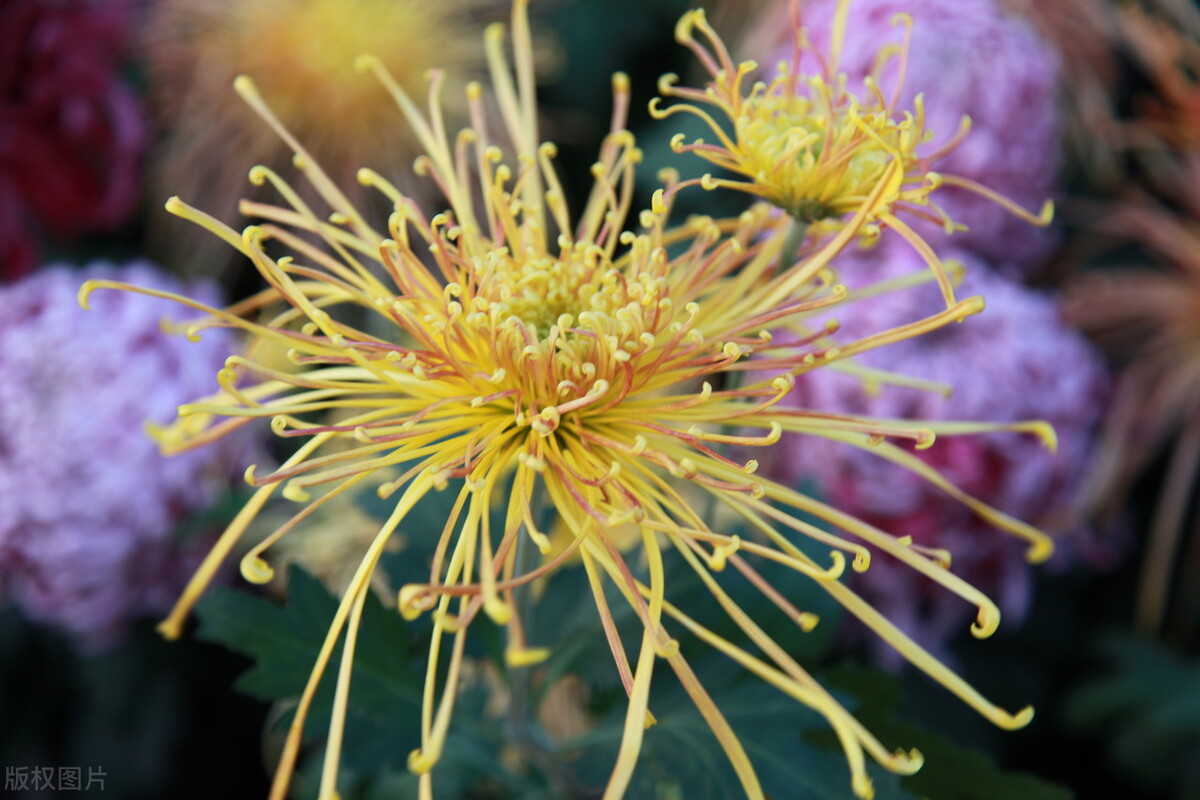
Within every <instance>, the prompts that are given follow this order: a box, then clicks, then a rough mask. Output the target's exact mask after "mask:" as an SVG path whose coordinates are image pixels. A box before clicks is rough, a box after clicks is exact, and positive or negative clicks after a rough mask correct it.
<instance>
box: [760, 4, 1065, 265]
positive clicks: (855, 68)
mask: <svg viewBox="0 0 1200 800" xmlns="http://www.w3.org/2000/svg"><path fill="white" fill-rule="evenodd" d="M781 5H782V6H784V7H785V8H784V11H786V4H781ZM836 6H837V3H836V2H834V0H810V2H805V3H804V4H803V8H802V17H801V23H802V24H803V25H804V26H805V27H806V28H807V29H808V32H809V37H810V39H811V40H812V42H813V43H814V45H815V46H816V47H817V48H818V50H819V51H820V52H825V53H828V52H829V42H830V33H831V29H832V26H833V17H834V11H835V10H836ZM898 13H907V14H910V15H911V16H912V18H913V33H912V46H911V48H910V55H909V59H908V65H907V71H906V76H905V81H904V91H903V93H902V94H901V96H900V104H899V107H900V108H907V109H912V108H914V103H915V101H916V97H917V95H924V97H923V102H924V106H925V115H926V127H927V129H928V130H931V131H933V133H934V139H933V141H932V142H930V143H929V144H927V145H925V148H924V153H925V154H929V153H933V152H934V151H936V150H938V148H939V147H940V146H941V145H942V144H944V143H945V142H946V141H947V140H949V139H950V138H952V137H953V136H954V135H955V134H956V133H957V132H958V129H959V125H960V123H961V120H962V118H963V116H964V115H966V116H969V117H970V118H971V121H972V127H971V131H970V133H969V134H968V135H967V137H966V140H965V141H964V142H963V143H962V144H961V145H960V146H959V147H958V148H957V149H955V150H954V151H953V152H951V153H950V154H949V155H947V156H946V157H945V158H944V159H941V160H939V161H938V162H937V169H938V170H939V171H942V172H945V173H947V174H953V175H958V176H961V177H964V178H969V179H971V180H974V181H977V182H978V183H981V184H983V185H984V186H986V187H988V188H989V189H992V190H994V191H996V192H998V193H999V194H1001V195H1004V196H1005V197H1007V198H1009V199H1011V200H1013V201H1014V202H1016V203H1017V204H1019V205H1021V206H1023V207H1025V208H1026V209H1030V210H1033V211H1036V210H1037V209H1038V208H1039V207H1040V206H1041V205H1042V202H1043V201H1044V200H1045V199H1046V198H1047V197H1049V196H1051V195H1052V194H1053V192H1054V188H1055V185H1056V182H1055V178H1056V175H1057V171H1058V162H1059V118H1058V110H1057V103H1056V99H1057V98H1056V87H1057V80H1058V70H1059V60H1058V55H1057V52H1056V51H1055V50H1054V49H1053V48H1052V47H1051V46H1050V45H1049V44H1047V43H1046V42H1045V41H1044V40H1043V39H1042V38H1041V37H1040V36H1039V35H1038V34H1037V33H1036V32H1035V31H1034V30H1033V28H1032V27H1031V26H1030V25H1029V24H1028V23H1027V22H1026V21H1025V20H1023V19H1021V18H1019V17H1016V16H1013V15H1010V14H1007V13H1005V12H1004V11H1003V10H1002V9H1001V8H1000V6H999V4H998V3H997V2H995V0H855V1H854V2H853V3H851V4H850V10H849V16H848V19H847V23H846V36H845V42H844V46H843V49H842V53H841V60H840V64H839V67H840V69H841V70H842V71H843V72H845V73H846V74H847V76H848V77H849V79H850V87H851V90H852V91H854V92H855V93H856V94H859V95H860V96H861V95H862V93H863V91H864V89H863V87H862V83H861V81H862V79H863V78H865V77H866V76H867V75H868V74H870V73H871V71H872V69H873V67H874V66H875V63H876V60H877V57H878V54H879V50H880V48H881V47H882V46H884V45H886V44H888V43H891V42H894V43H899V42H900V41H901V40H902V38H903V35H904V33H903V31H904V29H903V27H901V26H896V25H893V24H892V19H893V17H894V16H895V15H896V14H898ZM786 19H787V16H786V14H785V13H777V14H770V15H767V17H765V18H764V20H763V22H762V24H763V25H765V26H767V27H766V28H765V29H764V30H766V31H771V30H774V31H775V33H774V34H773V35H771V34H765V33H763V32H759V33H757V34H755V35H752V36H751V38H750V41H751V42H753V43H754V45H753V46H756V47H764V46H766V47H770V46H772V45H773V46H774V47H778V48H780V52H781V53H782V54H784V55H785V56H786V54H790V53H791V40H790V38H787V39H786V40H783V41H781V39H782V38H783V37H790V36H791V31H790V23H789V24H780V23H781V22H782V21H784V20H786ZM768 52H774V51H773V50H769V51H768ZM748 55H751V56H754V57H756V58H757V59H758V60H759V61H760V62H762V64H763V66H764V67H767V68H770V69H773V65H774V63H775V62H776V61H778V60H779V59H780V57H781V56H773V57H771V58H766V57H765V54H764V53H761V52H760V53H749V54H748ZM806 67H807V68H809V69H815V68H816V65H815V64H807V65H806ZM896 76H897V68H896V64H895V59H893V63H892V64H891V65H890V66H889V68H888V69H887V70H885V72H884V74H883V76H882V78H883V79H882V81H881V88H882V90H883V92H884V93H885V95H886V94H888V93H889V92H890V91H891V90H892V87H893V86H894V85H895V83H894V82H895V80H896ZM933 199H934V200H935V201H936V202H937V203H938V204H940V205H941V206H942V207H943V208H945V209H946V211H947V212H949V214H950V216H951V218H953V219H954V220H955V221H956V222H960V223H963V224H965V225H967V226H968V228H969V230H968V231H966V232H959V233H955V234H954V235H953V237H952V238H951V239H950V241H949V242H943V243H941V244H940V246H945V245H946V244H950V245H952V246H955V247H965V248H968V249H971V250H973V251H975V252H977V253H979V254H981V255H984V256H987V257H990V258H993V259H995V260H997V261H999V262H1003V264H1004V265H1005V266H1006V268H1008V270H1009V271H1011V272H1013V273H1014V274H1015V273H1018V272H1028V271H1029V270H1030V269H1031V268H1032V267H1034V266H1036V265H1037V261H1038V260H1039V259H1041V258H1043V257H1044V256H1045V255H1046V254H1047V252H1048V250H1049V249H1050V248H1051V247H1052V246H1053V244H1054V240H1055V238H1056V237H1055V235H1054V233H1053V232H1052V231H1047V230H1045V229H1032V228H1030V227H1029V226H1028V225H1027V224H1026V223H1025V222H1023V221H1021V220H1019V219H1017V218H1015V217H1013V216H1012V215H1010V214H1008V213H1007V212H1006V211H1004V209H1002V208H1001V207H1000V206H998V205H996V204H995V203H992V202H990V201H989V200H987V199H986V198H984V197H981V196H979V195H976V194H974V193H971V192H967V191H964V190H962V189H959V188H956V187H951V186H946V187H943V188H941V189H939V190H938V191H937V193H936V194H935V195H934V198H933ZM921 233H922V235H923V236H925V237H926V238H927V239H929V240H930V242H931V243H933V244H934V245H935V248H936V247H939V241H938V240H939V239H942V238H944V234H941V233H940V232H939V229H938V228H936V227H934V226H932V225H927V224H922V225H921Z"/></svg>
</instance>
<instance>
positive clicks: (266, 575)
mask: <svg viewBox="0 0 1200 800" xmlns="http://www.w3.org/2000/svg"><path fill="white" fill-rule="evenodd" d="M238 566H239V569H240V571H241V573H242V577H243V578H245V579H246V581H247V582H249V583H255V584H259V585H262V584H264V583H270V582H271V580H272V579H273V578H274V577H275V570H274V569H272V567H271V565H270V564H268V563H267V562H266V561H264V560H263V559H261V558H259V557H258V556H257V555H255V554H254V553H247V554H246V556H245V557H244V558H243V559H242V561H241V564H239V565H238Z"/></svg>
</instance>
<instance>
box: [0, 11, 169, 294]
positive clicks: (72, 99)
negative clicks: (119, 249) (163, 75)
mask: <svg viewBox="0 0 1200 800" xmlns="http://www.w3.org/2000/svg"><path fill="white" fill-rule="evenodd" d="M128 12H129V4H128V3H127V2H126V1H125V0H60V2H52V1H51V0H5V2H4V3H0V277H4V278H13V277H16V276H18V275H20V274H22V273H24V272H27V271H28V270H29V269H31V268H32V267H33V265H34V263H35V261H36V254H37V247H36V245H35V243H34V241H35V240H34V233H33V232H34V231H35V230H38V229H40V230H42V231H44V232H45V233H47V234H49V235H51V236H55V237H64V236H73V235H77V234H80V233H87V232H92V231H100V230H106V229H111V228H113V227H116V226H117V225H120V224H121V223H122V222H124V221H125V219H126V218H127V217H128V216H129V214H130V212H131V211H132V210H133V208H134V204H135V202H136V200H137V193H138V185H139V183H138V182H139V176H138V172H139V163H138V162H139V159H140V157H141V152H142V145H143V143H144V139H145V131H144V125H143V121H142V116H141V110H140V108H139V106H138V102H137V100H136V98H135V97H134V95H133V93H132V92H131V91H130V89H129V88H128V87H127V86H125V85H124V84H123V83H121V81H120V80H119V79H118V76H117V67H118V66H119V64H120V62H121V58H122V54H123V51H124V45H125V29H126V24H127V17H128Z"/></svg>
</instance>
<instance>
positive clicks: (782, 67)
mask: <svg viewBox="0 0 1200 800" xmlns="http://www.w3.org/2000/svg"><path fill="white" fill-rule="evenodd" d="M848 8H849V0H841V2H839V3H838V10H837V18H836V20H835V24H834V36H833V43H832V48H831V49H832V52H831V53H830V59H829V61H828V62H826V61H824V60H823V59H821V58H820V57H819V55H818V61H819V62H820V63H822V64H823V65H825V66H824V67H823V69H822V72H821V74H805V73H804V72H803V71H802V69H801V67H800V62H801V56H802V55H803V54H804V53H805V52H806V51H809V52H811V50H812V48H811V47H809V44H808V38H807V32H806V30H805V29H804V27H802V26H801V25H800V23H799V18H798V14H793V18H794V19H793V22H794V24H793V27H794V29H795V31H796V37H795V48H794V50H793V54H792V58H791V60H790V62H789V61H783V62H781V63H780V64H779V65H778V70H777V74H776V76H775V78H774V79H772V80H771V81H770V82H769V83H767V82H764V81H756V82H755V83H753V84H752V85H751V86H750V88H749V90H748V91H746V90H745V83H746V81H747V79H748V78H749V76H751V75H753V74H754V73H755V72H757V71H758V64H757V63H756V62H754V61H743V62H741V63H740V64H735V63H734V62H733V59H732V58H731V57H730V55H729V51H728V49H727V48H726V47H725V45H724V43H723V42H722V41H721V39H720V37H719V36H718V35H717V33H716V32H715V31H714V30H713V29H712V27H711V26H710V25H709V24H708V21H707V20H706V18H705V15H704V11H703V10H699V9H697V10H694V11H689V12H688V13H686V14H684V15H683V17H682V18H681V19H680V20H679V24H678V25H677V26H676V29H675V38H676V39H677V40H678V41H679V42H680V43H681V44H683V45H685V46H687V47H688V48H689V49H691V50H692V52H694V53H695V54H696V56H697V57H698V58H699V60H700V62H701V63H702V64H703V65H704V67H705V69H706V70H707V71H708V72H709V74H710V75H712V81H710V82H709V84H708V86H706V87H705V88H704V89H703V90H700V89H691V88H686V87H680V86H677V85H676V84H677V82H678V80H679V78H678V76H676V75H673V74H667V75H664V76H663V77H662V78H661V80H660V81H659V91H660V92H661V93H662V95H663V96H665V97H677V98H680V99H682V100H685V101H688V102H683V103H677V104H675V105H672V106H669V107H667V108H662V107H660V105H659V99H658V98H655V99H654V100H653V101H652V102H651V104H650V113H651V114H653V115H654V116H655V117H657V118H659V119H662V118H666V117H669V116H671V115H673V114H676V113H680V112H687V113H690V114H693V115H695V116H697V117H699V118H700V119H701V120H703V121H704V122H705V123H706V124H707V125H708V127H709V128H711V129H712V131H713V134H714V135H715V136H716V138H717V140H718V142H719V144H712V143H709V142H706V141H704V140H703V139H697V140H695V141H693V142H690V143H688V142H687V141H686V139H687V137H686V136H685V135H684V134H682V133H680V134H676V135H675V136H674V137H673V138H672V140H671V147H672V149H674V150H675V152H677V153H695V154H696V155H698V156H700V157H701V158H704V159H705V160H707V161H709V162H711V163H712V164H715V165H716V166H718V167H721V168H723V169H725V170H728V171H730V172H733V173H737V174H738V175H741V176H742V177H743V178H745V179H744V180H732V179H724V178H715V177H713V176H712V175H707V174H706V175H704V176H702V177H700V178H697V179H694V180H691V181H684V182H682V183H680V184H677V185H676V186H675V187H674V190H675V191H678V189H680V188H682V187H683V186H688V185H695V184H699V185H700V186H702V187H703V188H705V189H716V188H718V187H725V188H730V189H735V190H738V191H742V192H747V193H749V194H752V195H755V196H758V197H761V198H763V199H765V200H768V201H769V202H771V203H773V204H774V205H776V206H778V207H779V208H781V209H783V210H784V211H786V212H787V213H788V214H790V215H791V216H792V217H794V218H795V219H796V220H797V221H798V222H799V223H801V224H802V225H804V226H805V230H806V231H808V232H813V233H817V234H820V233H827V232H830V231H832V230H836V229H840V228H841V227H842V226H843V225H844V224H845V222H844V220H845V218H846V217H848V216H849V215H852V214H855V213H862V214H863V215H864V224H863V225H862V227H861V229H860V234H859V238H860V240H861V241H863V242H864V243H867V244H870V243H872V242H874V241H875V240H876V239H877V238H878V237H879V235H880V232H881V228H891V229H893V230H895V231H896V232H897V233H898V234H900V235H901V236H902V237H904V239H906V240H907V241H908V242H909V243H910V244H912V246H913V247H914V248H916V250H917V251H918V252H919V253H920V254H921V255H922V257H923V258H924V259H925V261H926V262H927V263H928V264H929V266H930V268H931V269H932V270H933V272H934V274H935V275H936V276H937V278H938V283H939V285H940V287H941V290H942V294H943V295H944V297H945V299H946V303H947V306H950V305H953V304H954V291H953V283H952V281H951V280H950V278H949V276H948V275H947V274H946V271H945V269H944V268H943V266H942V264H941V261H940V259H939V258H938V257H937V255H936V254H935V253H934V252H933V250H932V248H930V247H929V245H928V243H926V242H925V241H924V239H922V238H921V236H920V234H918V233H917V232H916V231H914V230H913V229H912V228H911V227H909V226H908V225H907V224H906V223H905V222H903V221H902V220H901V219H899V218H898V217H897V213H898V212H905V213H906V214H908V215H910V216H913V217H916V218H919V219H924V220H926V221H929V222H933V223H935V224H937V225H940V226H941V227H942V228H944V229H945V230H946V232H948V233H950V232H953V231H954V230H961V229H962V226H960V225H956V224H955V223H954V221H953V220H951V219H950V217H949V215H948V214H947V213H946V212H945V211H944V210H943V209H942V208H940V207H939V206H938V205H937V204H936V203H934V202H933V201H932V200H931V198H930V196H931V195H932V194H933V192H934V191H935V190H937V189H938V188H939V187H940V186H943V185H947V186H958V187H961V188H964V189H967V190H969V191H973V192H976V193H978V194H981V195H983V196H985V197H988V198H989V199H991V200H993V201H994V202H996V203H998V204H999V205H1001V206H1003V207H1004V208H1006V209H1008V210H1009V211H1011V212H1012V213H1014V214H1016V215H1017V216H1020V217H1022V218H1024V219H1026V220H1028V221H1029V222H1032V223H1034V224H1037V225H1046V224H1048V223H1049V222H1050V219H1051V217H1052V216H1053V213H1054V208H1053V204H1052V203H1051V202H1050V201H1046V203H1045V204H1044V205H1043V207H1042V209H1041V212H1040V213H1039V214H1038V215H1037V216H1033V215H1032V214H1030V213H1029V212H1027V211H1025V210H1024V209H1022V208H1020V207H1019V206H1017V205H1015V204H1014V203H1012V201H1010V200H1008V199H1006V198H1004V197H1002V196H1000V195H998V194H996V193H995V192H993V191H991V190H990V189H987V188H986V187H984V186H981V185H979V184H977V183H975V182H974V181H971V180H968V179H966V178H960V177H957V176H951V175H942V174H940V173H937V172H934V171H933V170H932V169H931V168H930V165H931V164H932V163H934V162H935V161H937V160H938V159H940V158H941V157H942V156H944V155H945V154H947V153H948V152H950V151H951V150H953V149H954V148H955V147H957V146H958V144H959V143H960V142H961V141H962V139H963V138H964V137H965V136H966V134H967V132H968V131H969V129H970V119H969V118H967V117H963V121H962V125H961V126H960V128H959V131H958V133H957V134H956V135H955V136H954V137H953V138H952V139H951V140H950V141H949V142H947V143H946V144H945V145H944V146H943V147H941V148H939V149H938V150H937V152H935V153H930V154H926V155H919V154H918V152H917V151H918V148H920V147H921V145H923V144H927V143H928V142H929V141H930V140H931V139H932V138H933V134H932V132H930V131H928V130H926V128H925V113H924V105H923V101H922V97H921V96H920V95H918V96H917V98H916V101H915V103H914V108H913V110H912V111H911V112H909V111H905V112H903V113H901V112H899V111H898V110H897V108H896V106H897V102H898V98H899V96H900V93H901V90H902V88H903V86H904V72H905V65H906V62H907V57H908V46H909V39H910V38H911V31H912V19H911V17H909V16H908V15H907V14H897V15H896V17H895V19H894V22H895V24H898V25H902V26H903V27H904V29H905V35H904V39H903V41H902V43H901V44H900V45H899V47H893V48H885V49H883V50H881V51H880V54H879V57H878V59H877V60H876V68H875V70H874V74H873V75H872V76H869V77H867V78H866V80H865V81H864V87H865V89H866V96H865V97H862V98H860V97H858V96H856V95H855V94H853V93H852V92H850V91H849V90H848V89H847V88H846V84H847V77H846V75H845V74H844V73H841V72H839V71H838V61H839V53H840V50H841V44H842V39H843V37H844V32H845V27H846V13H847V10H848ZM697 31H698V32H699V33H700V34H701V35H702V36H703V37H704V38H705V39H706V40H707V41H708V46H705V45H704V44H702V43H701V42H699V41H697V39H696V37H695V33H696V32H697ZM710 48H711V49H710ZM892 58H898V59H899V77H898V79H897V81H896V85H895V87H894V88H893V90H892V93H891V96H890V97H885V96H884V94H883V92H882V90H881V89H880V87H879V75H880V73H881V72H882V70H883V68H884V67H885V66H886V65H887V64H888V62H889V61H890V60H891V59H892ZM698 104H699V105H698ZM700 105H708V106H715V107H716V108H717V109H718V110H719V111H721V112H722V113H723V114H724V115H725V116H726V117H727V118H728V126H726V125H722V123H721V122H719V121H718V120H717V119H714V118H713V117H712V116H711V115H710V114H709V113H708V112H707V111H705V110H704V109H702V108H700ZM730 128H731V129H732V130H730Z"/></svg>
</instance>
